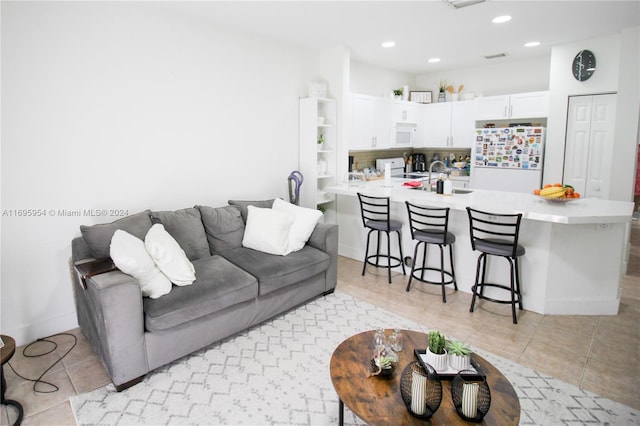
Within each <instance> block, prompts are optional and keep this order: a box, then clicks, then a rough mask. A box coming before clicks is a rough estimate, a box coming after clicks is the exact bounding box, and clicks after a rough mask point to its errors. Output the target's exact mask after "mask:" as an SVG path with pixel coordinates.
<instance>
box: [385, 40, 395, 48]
mask: <svg viewBox="0 0 640 426" xmlns="http://www.w3.org/2000/svg"><path fill="white" fill-rule="evenodd" d="M395 45H396V42H395V41H385V42H384V43H382V47H393V46H395Z"/></svg>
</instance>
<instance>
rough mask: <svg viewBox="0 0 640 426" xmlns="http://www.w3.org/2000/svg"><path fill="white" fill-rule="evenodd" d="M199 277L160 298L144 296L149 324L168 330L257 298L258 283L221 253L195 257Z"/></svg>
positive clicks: (158, 329) (150, 328)
mask: <svg viewBox="0 0 640 426" xmlns="http://www.w3.org/2000/svg"><path fill="white" fill-rule="evenodd" d="M193 266H194V267H195V269H196V277H197V278H196V281H195V282H194V284H193V285H190V286H187V287H175V288H174V289H173V290H172V291H171V293H169V294H168V295H166V296H164V297H161V298H160V299H144V300H143V304H144V312H145V327H146V329H147V330H149V331H160V330H167V329H169V328H172V327H175V326H178V325H180V324H184V323H186V322H188V321H192V320H194V319H197V318H201V317H203V316H205V315H209V314H212V313H215V312H218V311H220V310H223V309H225V308H228V307H230V306H233V305H236V304H238V303H242V302H246V301H249V300H252V299H254V298H255V297H256V296H257V294H258V283H257V281H256V279H255V277H253V276H251V275H249V274H248V273H246V272H245V271H243V270H242V269H240V268H238V267H237V266H236V265H234V264H232V263H231V262H229V261H228V260H226V259H225V258H223V257H220V256H217V255H216V256H210V257H206V258H202V259H198V260H195V261H194V262H193Z"/></svg>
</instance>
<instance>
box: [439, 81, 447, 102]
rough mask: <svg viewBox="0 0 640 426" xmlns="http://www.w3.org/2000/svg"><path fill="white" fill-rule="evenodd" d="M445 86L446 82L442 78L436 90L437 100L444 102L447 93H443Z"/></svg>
mask: <svg viewBox="0 0 640 426" xmlns="http://www.w3.org/2000/svg"><path fill="white" fill-rule="evenodd" d="M446 88H447V82H446V81H444V80H442V81H440V86H439V91H438V102H446V101H447V95H445V93H444V91H445V90H446Z"/></svg>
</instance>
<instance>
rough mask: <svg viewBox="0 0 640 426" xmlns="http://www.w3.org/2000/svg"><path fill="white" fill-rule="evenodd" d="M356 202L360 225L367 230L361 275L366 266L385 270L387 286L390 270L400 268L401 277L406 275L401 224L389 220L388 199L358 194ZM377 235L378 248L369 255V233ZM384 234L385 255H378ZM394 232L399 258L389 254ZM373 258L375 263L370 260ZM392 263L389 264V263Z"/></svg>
mask: <svg viewBox="0 0 640 426" xmlns="http://www.w3.org/2000/svg"><path fill="white" fill-rule="evenodd" d="M358 200H359V201H360V213H361V215H362V224H363V225H364V227H365V228H366V229H369V233H368V234H367V248H366V249H365V253H364V264H363V266H362V275H364V272H365V270H366V268H367V264H369V265H373V266H375V267H377V268H387V271H388V274H389V284H391V268H395V267H397V266H402V275H407V273H406V271H405V269H404V263H403V262H402V258H403V256H402V240H401V236H400V230H401V229H402V222H400V221H398V220H394V219H391V217H390V200H389V197H372V196H369V195H364V194H361V193H358ZM372 232H375V233H376V234H377V240H378V246H377V250H376V253H375V254H372V255H369V241H370V239H371V233H372ZM382 232H384V233H385V234H386V235H387V253H386V254H381V253H380V234H381V233H382ZM391 232H395V233H396V234H398V247H399V248H400V256H399V257H397V256H393V255H392V254H391V237H390V235H389V234H390V233H391ZM373 258H375V262H374V261H372V260H371V259H373ZM380 258H382V259H387V265H386V266H385V265H381V264H380ZM392 260H393V261H394V263H393V264H391V261H392Z"/></svg>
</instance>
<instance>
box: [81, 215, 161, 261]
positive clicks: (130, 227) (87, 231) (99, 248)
mask: <svg viewBox="0 0 640 426" xmlns="http://www.w3.org/2000/svg"><path fill="white" fill-rule="evenodd" d="M150 214H151V210H145V211H143V212H140V213H136V214H132V215H131V216H127V217H123V218H122V219H118V220H116V221H114V222H111V223H99V224H97V225H91V226H87V225H80V232H81V233H82V238H83V239H84V241H85V243H87V245H88V246H89V248H90V249H91V252H92V253H93V255H94V256H95V257H97V258H104V257H110V248H109V247H110V246H111V238H112V237H113V234H114V233H115V232H116V230H117V229H121V230H123V231H126V232H128V233H129V234H131V235H135V236H136V237H138V238H140V239H141V240H144V237H145V235H147V231H149V229H150V228H151V218H150V217H149V215H150Z"/></svg>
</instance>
